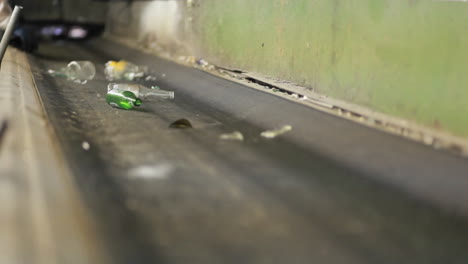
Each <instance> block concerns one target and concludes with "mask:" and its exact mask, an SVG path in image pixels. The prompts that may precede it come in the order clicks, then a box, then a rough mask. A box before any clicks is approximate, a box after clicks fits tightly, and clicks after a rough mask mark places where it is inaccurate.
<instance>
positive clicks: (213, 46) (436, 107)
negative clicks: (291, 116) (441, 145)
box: [191, 0, 468, 136]
mask: <svg viewBox="0 0 468 264" xmlns="http://www.w3.org/2000/svg"><path fill="white" fill-rule="evenodd" d="M198 4H200V5H199V6H198V7H195V8H194V9H193V10H192V11H191V12H192V14H193V15H194V19H193V23H194V25H193V26H194V32H195V43H197V46H198V50H199V52H200V54H203V55H204V56H205V57H207V58H209V59H211V60H212V61H215V62H217V63H219V64H221V65H229V66H231V67H235V68H242V69H246V70H250V71H254V72H260V73H263V74H267V75H271V76H275V77H280V78H284V79H289V80H293V81H295V82H296V83H298V84H302V85H306V86H309V87H313V88H314V89H315V90H317V91H319V92H321V93H324V94H327V95H330V96H332V97H336V98H340V99H344V100H347V101H351V102H354V103H357V104H360V105H365V106H368V107H371V108H374V109H377V110H379V111H382V112H385V113H388V114H392V115H396V116H400V117H404V118H407V119H412V120H415V121H417V122H419V123H421V124H424V125H428V126H431V127H435V128H438V129H443V130H447V131H450V132H452V133H454V134H457V135H462V136H468V2H453V0H452V1H448V2H443V1H435V0H434V1H433V0H255V1H252V0H224V1H221V0H199V1H198Z"/></svg>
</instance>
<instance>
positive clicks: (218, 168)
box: [31, 41, 468, 263]
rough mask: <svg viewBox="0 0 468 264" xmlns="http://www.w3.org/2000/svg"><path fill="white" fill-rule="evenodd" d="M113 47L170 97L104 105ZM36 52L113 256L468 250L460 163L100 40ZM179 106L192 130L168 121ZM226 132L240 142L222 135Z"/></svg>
mask: <svg viewBox="0 0 468 264" xmlns="http://www.w3.org/2000/svg"><path fill="white" fill-rule="evenodd" d="M83 59H89V60H92V61H94V62H95V63H97V69H98V74H97V75H96V80H93V81H91V82H89V83H88V84H86V85H80V84H75V83H72V82H68V81H66V80H64V79H55V78H53V77H51V76H48V75H47V74H44V71H45V70H46V69H47V68H56V67H60V66H64V65H66V63H67V62H68V61H70V60H83ZM108 59H128V60H131V61H133V62H135V63H139V64H145V65H148V66H149V67H150V69H151V70H152V71H153V72H154V75H155V76H156V77H157V81H155V82H142V83H143V84H147V85H149V84H156V85H158V86H160V87H161V88H163V89H166V90H173V91H175V100H174V101H165V100H156V99H149V100H146V101H145V102H144V104H143V105H142V106H141V107H140V108H138V109H136V110H134V111H125V110H118V109H115V108H112V107H110V106H108V105H107V104H106V103H105V100H104V96H105V92H106V86H107V81H106V80H105V79H104V77H103V74H102V71H103V63H104V62H105V61H106V60H108ZM31 60H32V61H33V62H34V65H35V67H36V68H35V78H36V82H37V86H38V89H39V92H40V95H41V98H42V100H43V102H44V105H45V108H46V110H47V113H48V115H49V117H50V121H51V123H52V124H53V126H54V129H55V131H56V133H57V135H58V141H59V143H60V144H61V146H62V149H63V151H64V153H65V157H66V159H67V161H68V162H69V164H70V166H71V168H72V171H73V173H74V180H75V183H76V184H77V186H79V188H80V190H81V195H82V197H83V199H84V200H85V201H86V204H87V205H88V207H89V208H90V210H91V211H92V212H93V220H94V221H95V222H96V225H97V226H98V229H99V231H98V232H97V235H99V236H100V237H102V239H103V241H104V242H105V244H106V248H105V250H106V251H107V252H109V253H110V255H111V256H112V262H113V263H187V262H190V263H315V262H317V263H440V262H450V263H466V262H467V260H468V252H467V251H466V244H467V242H468V224H467V222H466V220H465V216H466V215H467V213H468V208H467V204H468V195H467V194H466V189H467V186H468V178H467V177H466V172H467V171H468V163H467V162H466V160H464V159H461V158H458V157H455V156H451V155H449V154H446V153H443V152H437V151H434V150H432V149H430V148H428V147H425V146H423V145H420V144H416V143H413V142H409V141H407V140H404V139H401V138H398V137H394V136H391V135H387V134H385V133H382V132H378V131H376V130H372V129H369V128H366V127H363V126H360V125H358V124H355V123H352V122H349V121H346V120H342V119H339V118H337V117H334V116H331V115H327V114H324V113H322V112H319V111H316V110H313V109H310V108H307V107H305V106H302V105H299V104H295V103H293V102H291V101H288V100H285V99H282V98H279V97H276V96H274V95H271V94H266V93H262V92H260V91H258V90H254V89H251V88H248V87H244V86H242V85H239V84H236V83H232V82H229V81H226V80H224V79H221V78H218V77H215V76H211V75H209V74H207V73H206V72H201V71H198V70H196V69H191V68H186V67H183V66H180V65H176V64H174V63H172V62H168V61H165V60H161V59H158V58H156V57H153V56H150V55H147V54H142V53H139V52H137V51H135V50H130V49H127V48H124V47H122V46H118V45H115V44H112V43H110V42H107V41H98V42H91V43H85V44H83V45H75V44H63V43H62V44H57V45H46V46H43V47H41V49H40V50H39V52H38V53H37V54H35V55H34V56H32V57H31ZM179 118H187V119H188V120H190V121H191V123H192V125H193V127H194V129H188V130H174V129H170V128H169V125H170V123H171V122H173V121H175V120H177V119H179ZM283 125H291V126H292V127H293V130H292V131H291V132H289V133H286V134H284V135H282V136H280V137H278V138H276V139H273V140H268V139H264V138H262V137H260V133H261V132H262V131H263V130H265V129H272V128H278V127H281V126H283ZM232 131H240V132H242V133H243V135H244V138H245V140H244V142H239V141H222V140H220V139H219V135H220V134H222V133H229V132H232ZM83 142H86V143H87V144H89V149H87V148H83Z"/></svg>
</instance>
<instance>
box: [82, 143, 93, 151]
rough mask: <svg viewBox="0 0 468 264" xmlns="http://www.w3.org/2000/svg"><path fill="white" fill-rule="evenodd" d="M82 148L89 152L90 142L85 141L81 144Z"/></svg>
mask: <svg viewBox="0 0 468 264" xmlns="http://www.w3.org/2000/svg"><path fill="white" fill-rule="evenodd" d="M81 147H82V148H83V149H84V150H86V151H88V150H89V149H90V148H91V146H90V145H89V143H88V141H83V143H81Z"/></svg>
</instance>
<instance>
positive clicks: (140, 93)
mask: <svg viewBox="0 0 468 264" xmlns="http://www.w3.org/2000/svg"><path fill="white" fill-rule="evenodd" d="M112 90H121V91H130V92H132V93H134V94H135V96H136V97H138V98H147V97H148V96H154V97H159V98H163V99H174V92H173V91H166V90H161V89H159V87H157V86H153V87H152V88H148V87H146V86H143V85H140V84H133V83H109V85H107V91H108V92H109V91H112Z"/></svg>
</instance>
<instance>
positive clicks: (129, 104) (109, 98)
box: [106, 89, 141, 110]
mask: <svg viewBox="0 0 468 264" xmlns="http://www.w3.org/2000/svg"><path fill="white" fill-rule="evenodd" d="M106 102H107V103H108V104H110V105H111V106H113V107H117V108H122V109H126V110H129V109H132V108H133V107H135V106H140V105H141V100H140V99H139V98H137V97H136V96H135V94H134V93H132V92H130V91H122V90H119V89H113V90H111V91H108V92H107V95H106Z"/></svg>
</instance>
